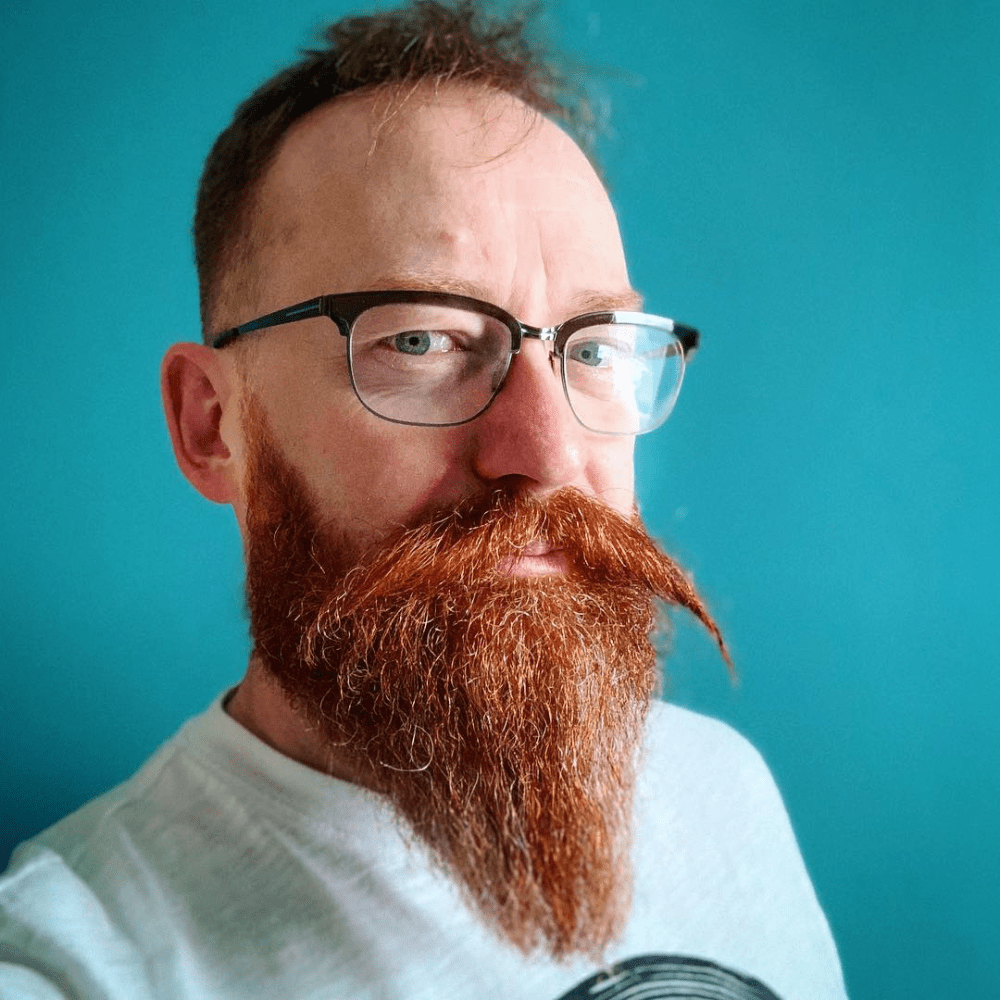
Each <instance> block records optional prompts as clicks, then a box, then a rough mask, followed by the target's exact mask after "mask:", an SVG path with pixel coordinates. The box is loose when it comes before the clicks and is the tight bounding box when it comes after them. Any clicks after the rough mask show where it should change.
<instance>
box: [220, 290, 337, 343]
mask: <svg viewBox="0 0 1000 1000" xmlns="http://www.w3.org/2000/svg"><path fill="white" fill-rule="evenodd" d="M324 298H325V296H323V295H320V296H318V297H317V298H315V299H310V300H309V301H308V302H300V303H299V304H298V305H294V306H288V307H287V308H286V309H279V310H278V311H277V312H273V313H268V314H267V315H266V316H258V317H257V319H254V320H251V321H250V322H249V323H244V324H243V325H242V326H234V327H231V328H230V329H228V330H223V331H222V333H220V334H219V335H218V336H217V337H216V338H215V339H214V340H213V341H212V347H225V346H226V344H229V343H231V342H232V341H234V340H235V339H236V338H237V337H240V336H242V335H243V334H244V333H253V332H254V330H264V329H267V327H269V326H281V325H282V324H283V323H295V322H296V321H297V320H300V319H310V318H311V317H313V316H322V315H324V312H323V300H324Z"/></svg>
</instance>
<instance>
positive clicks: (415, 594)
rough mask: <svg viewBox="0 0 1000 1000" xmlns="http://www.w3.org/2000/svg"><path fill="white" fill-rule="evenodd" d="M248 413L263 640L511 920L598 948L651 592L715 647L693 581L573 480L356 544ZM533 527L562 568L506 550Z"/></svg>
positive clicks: (623, 818) (618, 849)
mask: <svg viewBox="0 0 1000 1000" xmlns="http://www.w3.org/2000/svg"><path fill="white" fill-rule="evenodd" d="M246 423H247V430H248V440H249V441H250V442H251V454H250V465H249V473H248V498H249V499H248V513H247V536H248V537H247V562H248V570H247V601H248V605H249V609H250V616H251V633H252V638H253V640H254V643H255V656H256V657H257V658H259V660H260V661H261V662H262V663H263V665H264V666H265V667H266V668H267V669H268V670H269V671H270V673H271V674H272V675H273V676H274V677H275V678H276V679H277V680H278V682H279V683H280V685H281V687H282V689H283V690H284V692H285V694H286V695H287V696H288V698H289V699H290V701H291V703H292V705H293V707H294V708H295V709H296V710H297V711H298V712H299V713H300V714H301V715H302V716H303V717H304V718H305V719H306V720H307V722H308V724H309V725H311V726H313V727H315V728H316V730H317V731H318V732H319V733H320V734H321V735H322V737H323V739H324V740H325V741H326V744H327V746H328V747H329V748H330V749H331V751H333V752H335V753H336V754H338V755H339V756H340V757H341V758H342V759H347V760H348V761H350V762H351V763H352V764H353V766H354V767H356V768H357V771H358V773H359V775H361V780H362V781H364V783H365V784H368V785H370V786H372V787H373V788H375V789H377V790H378V791H380V792H382V793H383V794H385V795H386V796H387V797H388V798H389V800H390V801H391V802H392V803H393V804H394V806H395V808H396V809H397V811H398V812H399V814H400V815H401V816H402V817H403V818H404V819H405V820H406V822H407V823H408V824H409V825H410V826H411V827H412V829H413V830H414V831H415V832H416V834H417V835H418V836H419V837H420V838H422V840H423V841H424V842H425V843H426V844H427V845H429V847H430V848H431V850H432V853H433V854H434V856H435V857H436V858H437V859H438V861H439V863H440V864H441V865H442V866H443V867H444V868H445V869H446V870H447V871H448V872H450V873H451V874H452V875H453V876H454V877H455V878H456V880H457V882H458V884H459V885H460V886H461V887H462V888H463V890H464V891H465V894H466V896H467V898H468V900H469V902H470V904H471V905H472V906H473V907H474V908H475V909H476V910H478V912H479V913H480V914H481V915H482V916H483V918H484V919H485V920H486V921H487V922H488V923H489V924H490V925H492V926H493V927H494V928H495V929H496V930H497V931H499V933H500V934H501V935H502V936H504V937H505V938H507V939H508V940H509V941H511V942H512V943H513V944H515V945H516V946H517V947H519V948H520V949H522V950H523V951H525V952H531V951H533V950H534V949H536V948H539V947H542V948H544V949H545V950H546V951H548V953H549V954H551V955H553V956H554V957H556V958H561V957H565V956H567V955H570V954H573V953H585V954H588V955H590V956H592V957H595V958H596V957H600V955H601V954H602V953H603V951H604V950H605V948H606V947H607V946H608V944H609V943H610V942H611V941H612V940H614V938H615V937H616V936H617V935H618V934H619V932H620V931H621V930H622V928H623V925H624V923H625V920H626V918H627V916H628V912H629V908H630V905H629V904H630V891H631V882H632V879H631V868H630V862H629V854H630V830H631V812H632V798H633V789H634V784H635V772H636V765H637V755H638V749H639V745H640V742H641V737H642V729H643V721H644V719H645V716H646V713H647V710H648V707H649V704H650V701H651V698H652V697H653V695H654V693H655V690H656V687H657V683H658V678H659V674H658V670H657V665H656V657H655V652H654V649H653V646H652V644H651V642H650V639H649V636H650V633H651V632H652V631H653V629H654V626H655V625H656V624H657V613H656V612H657V609H656V600H657V599H660V600H663V601H666V602H669V603H672V604H679V605H682V606H684V607H686V608H688V609H689V610H691V611H692V612H693V613H694V614H695V615H696V616H697V617H698V618H699V619H700V620H701V621H702V622H704V624H705V625H706V627H707V628H708V629H709V631H710V632H711V633H712V634H713V635H714V636H715V638H716V640H717V641H718V642H719V645H720V648H721V647H722V639H721V636H720V634H719V631H718V629H717V627H716V625H715V623H714V622H713V621H712V619H711V618H710V617H709V615H708V613H707V611H706V610H705V607H704V605H703V604H702V602H701V601H700V599H699V598H698V596H697V594H696V593H695V591H694V588H693V587H692V585H691V583H690V581H689V580H688V579H687V577H686V576H685V575H684V574H683V572H682V571H681V570H680V569H679V568H678V567H677V565H676V564H675V563H674V562H672V561H671V560H670V559H669V558H668V557H667V556H665V555H664V554H663V553H661V552H660V551H659V550H658V549H657V548H656V546H655V544H654V543H653V542H652V541H651V540H650V539H649V537H648V536H647V535H646V533H645V532H644V530H643V529H642V527H641V525H640V523H639V521H638V519H637V518H636V519H633V520H629V519H626V518H624V517H622V516H620V515H619V514H617V513H615V512H614V511H612V510H611V509H610V508H608V507H607V506H605V505H604V504H601V503H599V502H597V501H595V500H593V499H591V498H589V497H586V496H584V495H582V494H580V493H578V492H576V491H573V490H563V491H560V492H558V493H556V494H553V495H550V496H548V497H546V498H544V499H538V498H536V497H532V496H530V495H523V494H519V495H511V494H509V493H503V492H496V493H493V494H490V495H488V496H485V497H480V498H476V499H475V500H474V501H472V502H469V503H466V504H463V505H461V506H460V507H458V508H457V509H452V510H448V511H445V512H441V513H439V514H437V515H435V516H433V517H430V518H427V519H424V520H422V521H421V523H419V524H416V525H415V526H413V527H410V528H407V529H405V530H400V531H398V532H397V533H396V534H394V535H393V536H391V537H390V538H388V539H387V540H386V541H384V542H382V543H380V544H377V545H375V546H373V547H372V549H371V550H370V551H367V552H365V553H363V555H362V557H361V558H352V557H350V556H349V555H348V553H349V552H350V548H349V546H348V545H346V544H345V542H344V540H339V539H337V538H334V537H331V532H330V531H329V530H328V529H323V528H322V527H321V526H320V522H319V519H318V518H317V516H316V513H315V505H314V503H313V502H312V500H311V499H310V497H309V493H308V490H307V488H306V486H305V484H304V483H303V481H302V479H301V477H300V476H299V475H298V474H297V473H296V472H295V470H294V469H292V468H291V467H290V465H289V464H288V463H287V461H286V460H285V459H284V458H283V457H282V456H281V454H280V452H279V451H278V449H277V447H276V446H275V445H274V444H273V442H272V438H271V436H270V434H269V431H268V429H267V427H266V424H265V422H264V420H263V419H262V417H261V416H260V414H259V409H258V408H257V407H256V406H254V405H253V404H251V405H250V406H249V407H248V414H247V420H246ZM538 540H544V541H545V542H547V543H549V544H550V545H552V546H555V547H557V548H559V549H561V550H562V553H563V555H564V557H565V559H566V561H567V570H566V572H565V573H564V574H560V575H554V576H541V577H528V578H524V577H512V576H510V575H509V574H506V573H504V572H502V571H501V569H500V567H501V565H502V564H503V563H504V561H505V560H510V559H511V558H512V557H515V556H516V555H517V553H518V552H519V551H520V550H521V549H522V548H523V547H524V546H526V545H528V544H530V543H532V542H535V541H538ZM723 653H725V650H724V648H723Z"/></svg>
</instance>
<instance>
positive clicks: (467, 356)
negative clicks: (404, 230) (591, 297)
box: [212, 290, 699, 435]
mask: <svg viewBox="0 0 1000 1000" xmlns="http://www.w3.org/2000/svg"><path fill="white" fill-rule="evenodd" d="M315 316H326V317H328V318H329V319H331V320H333V322H334V323H336V325H337V328H338V329H339V330H340V333H341V335H342V336H343V337H345V338H346V339H347V367H348V372H349V374H350V379H351V385H352V386H353V387H354V392H355V393H356V394H357V397H358V399H359V400H360V401H361V404H362V406H364V407H365V408H366V409H368V410H370V411H371V412H372V413H374V414H375V415H376V416H377V417H381V418H382V419H384V420H391V421H392V422H394V423H397V424H412V425H417V426H422V427H426V426H430V427H453V426H456V425H458V424H464V423H467V422H468V421H470V420H475V418H476V417H478V416H479V415H480V414H482V413H483V412H484V411H485V410H486V409H487V407H489V405H490V404H491V403H492V402H493V400H494V399H496V397H497V394H498V393H499V392H500V390H501V389H502V388H503V386H504V380H505V378H506V376H507V372H508V370H509V369H510V363H511V359H512V358H513V356H514V355H515V354H517V353H518V352H519V351H520V349H521V341H522V340H523V339H525V338H530V339H535V340H542V341H549V342H551V344H552V350H551V353H550V357H551V358H552V359H553V361H555V360H556V359H558V361H559V365H560V368H561V372H562V384H563V390H564V391H565V393H566V399H567V400H568V401H569V405H570V409H571V410H572V411H573V413H574V415H575V416H576V419H577V420H578V421H579V422H580V423H581V424H582V425H583V426H584V427H586V428H587V429H588V430H591V431H596V432H597V433H600V434H619V435H631V434H645V433H647V432H648V431H652V430H655V429H656V428H657V427H659V426H660V425H661V424H662V423H663V422H664V420H666V419H667V417H668V416H669V415H670V411H671V410H672V409H673V406H674V403H675V402H676V401H677V395H678V393H679V392H680V388H681V382H682V381H683V378H684V362H685V358H687V357H689V356H690V355H691V354H692V352H693V351H694V350H695V349H696V348H697V346H698V340H699V334H698V331H697V330H695V329H694V328H693V327H690V326H684V325H682V324H681V323H675V322H674V321H673V320H672V319H664V318H663V317H660V316H650V315H648V314H646V313H639V312H628V311H624V310H610V311H606V312H591V313H586V314H585V315H583V316H575V317H573V318H572V319H568V320H566V322H565V323H560V324H559V325H558V326H549V327H536V326H528V325H527V324H525V323H522V322H520V321H519V320H517V319H515V318H514V317H513V316H512V315H511V314H510V313H508V312H506V311H505V310H503V309H500V308H499V307H498V306H494V305H491V304H490V303H489V302H481V301H480V300H479V299H473V298H469V297H468V296H465V295H452V294H449V293H446V292H426V291H397V290H390V291H374V292H349V293H347V294H343V295H320V296H319V297H318V298H315V299H310V300H309V301H308V302H300V303H299V304H298V305H294V306H289V307H288V308H286V309H279V310H278V311H277V312H273V313H268V314H267V315H266V316H261V317H259V318H258V319H254V320H251V321H250V322H248V323H243V324H242V325H241V326H236V327H233V328H232V329H230V330H225V331H224V332H223V333H220V334H219V335H218V336H217V337H216V338H215V339H214V340H213V341H212V347H225V346H226V345H227V344H230V343H232V342H233V341H234V340H236V338H238V337H241V336H244V335H245V334H248V333H252V332H254V331H256V330H264V329H267V328H268V327H272V326H281V325H283V324H285V323H294V322H297V321H298V320H301V319H309V318H312V317H315Z"/></svg>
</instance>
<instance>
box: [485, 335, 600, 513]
mask: <svg viewBox="0 0 1000 1000" xmlns="http://www.w3.org/2000/svg"><path fill="white" fill-rule="evenodd" d="M473 426H474V427H475V429H476V440H475V445H474V446H475V449H476V453H475V456H474V463H473V464H474V469H475V472H476V474H477V475H478V476H479V477H480V478H481V479H483V480H487V481H490V482H496V481H499V480H506V481H508V482H511V483H513V482H515V481H517V480H520V481H521V484H522V485H523V486H524V487H526V488H528V489H533V490H536V491H538V492H540V493H548V492H551V491H553V490H556V489H559V488H560V487H562V486H572V485H577V484H578V481H579V479H580V477H581V474H582V472H583V469H584V465H585V453H584V452H585V444H586V442H585V438H586V435H587V433H588V432H587V431H586V430H585V429H584V428H583V427H582V426H581V424H580V423H579V422H578V421H577V419H576V417H575V416H574V415H573V411H572V410H571V409H570V405H569V401H568V400H567V399H566V393H565V392H564V391H563V385H562V375H561V372H560V364H559V361H558V359H557V358H555V357H553V356H551V344H549V343H545V342H539V341H527V342H525V343H522V346H521V351H520V353H519V354H516V355H514V357H513V358H512V359H511V363H510V368H509V370H508V372H507V378H506V380H505V381H504V386H503V388H502V389H501V390H500V393H499V394H498V395H497V397H496V399H494V400H493V403H492V405H491V406H490V408H489V409H488V410H487V411H486V412H485V413H484V414H483V415H482V416H481V417H479V419H478V420H476V421H475V423H474V424H473Z"/></svg>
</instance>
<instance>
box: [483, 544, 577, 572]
mask: <svg viewBox="0 0 1000 1000" xmlns="http://www.w3.org/2000/svg"><path fill="white" fill-rule="evenodd" d="M566 565H567V564H566V555H565V553H564V552H563V551H562V550H561V549H553V550H552V551H551V552H545V553H541V554H538V555H527V554H525V553H521V554H520V555H516V556H508V557H507V558H506V559H503V560H501V562H500V566H499V569H500V572H501V573H503V574H505V575H507V576H553V575H555V574H556V573H565V572H566Z"/></svg>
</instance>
